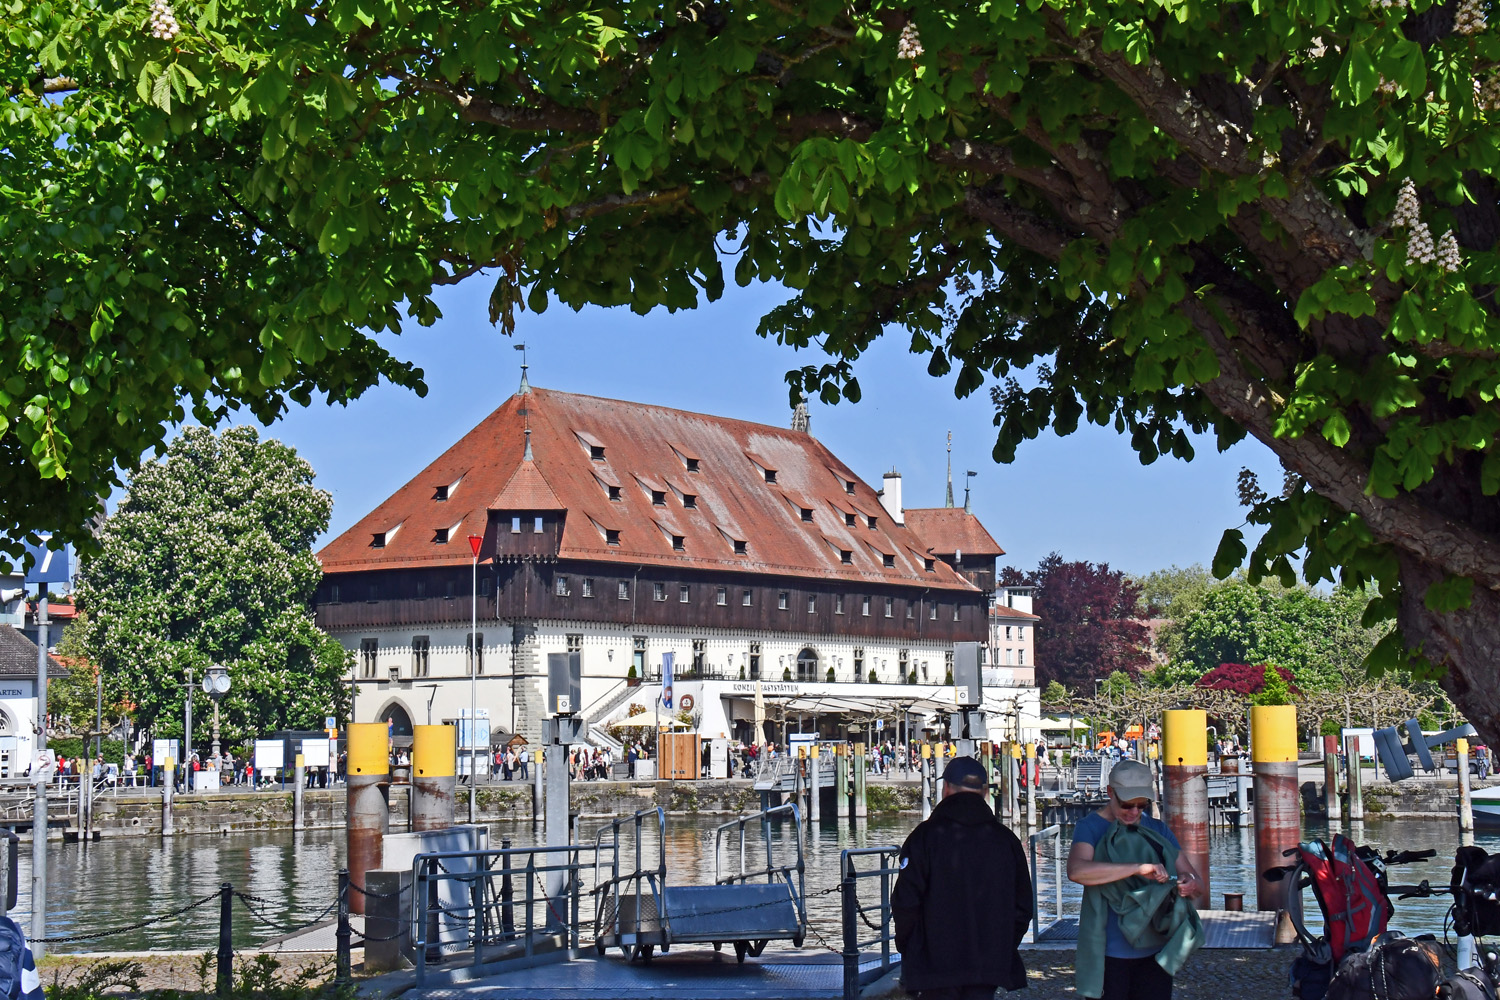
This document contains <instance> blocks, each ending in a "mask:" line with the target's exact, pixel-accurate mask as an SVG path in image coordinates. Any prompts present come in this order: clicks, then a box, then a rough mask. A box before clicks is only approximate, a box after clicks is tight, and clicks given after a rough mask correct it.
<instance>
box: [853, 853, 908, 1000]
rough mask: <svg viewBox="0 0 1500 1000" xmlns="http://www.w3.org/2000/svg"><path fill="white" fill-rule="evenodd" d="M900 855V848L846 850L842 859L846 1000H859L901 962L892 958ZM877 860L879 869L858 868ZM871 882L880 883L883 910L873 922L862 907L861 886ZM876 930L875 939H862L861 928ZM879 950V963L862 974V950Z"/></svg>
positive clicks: (879, 910)
mask: <svg viewBox="0 0 1500 1000" xmlns="http://www.w3.org/2000/svg"><path fill="white" fill-rule="evenodd" d="M900 853H901V848H899V847H894V846H893V847H859V848H851V849H849V850H846V851H844V852H843V853H842V854H840V856H839V886H840V889H841V891H842V894H843V900H842V903H843V917H844V950H843V952H842V954H843V958H844V1000H859V991H860V989H861V987H863V986H866V985H868V984H869V983H872V982H874V981H875V980H876V979H879V978H880V977H881V976H883V975H885V974H886V973H887V972H888V971H890V969H891V968H892V967H893V966H894V965H895V964H896V963H897V962H899V961H900V956H899V955H897V956H896V957H895V958H894V959H893V958H892V955H893V954H894V953H893V951H892V945H894V944H895V941H896V930H895V927H894V925H893V923H892V921H891V879H892V877H894V876H896V875H899V874H900V872H901V868H900V867H899V865H898V864H897V862H896V859H897V857H898V856H899V855H900ZM859 858H874V859H875V864H876V867H874V868H867V869H865V870H863V871H861V870H859V869H858V867H857V864H858V862H857V859H859ZM871 879H879V880H880V907H879V909H878V910H877V911H876V917H877V920H875V921H872V920H871V919H870V914H869V911H868V910H867V909H866V908H865V907H864V906H862V905H861V904H860V901H859V886H860V883H861V882H867V881H868V880H871ZM861 921H863V922H864V924H865V926H866V927H867V928H869V929H870V930H871V931H873V932H874V933H873V936H871V937H868V938H861V937H860V931H859V925H860V922H861ZM876 947H878V948H879V949H880V964H879V965H876V966H872V967H871V968H869V969H866V970H864V971H863V972H861V971H860V951H861V949H863V948H876Z"/></svg>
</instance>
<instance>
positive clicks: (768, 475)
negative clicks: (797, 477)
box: [762, 469, 776, 483]
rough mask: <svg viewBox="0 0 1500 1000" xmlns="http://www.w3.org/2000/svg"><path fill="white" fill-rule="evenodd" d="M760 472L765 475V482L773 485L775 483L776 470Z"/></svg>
mask: <svg viewBox="0 0 1500 1000" xmlns="http://www.w3.org/2000/svg"><path fill="white" fill-rule="evenodd" d="M762 471H763V472H765V474H766V482H768V483H774V482H776V470H775V469H764V470H762Z"/></svg>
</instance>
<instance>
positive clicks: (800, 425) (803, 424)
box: [792, 392, 812, 434]
mask: <svg viewBox="0 0 1500 1000" xmlns="http://www.w3.org/2000/svg"><path fill="white" fill-rule="evenodd" d="M811 427H812V418H811V417H809V416H808V415H807V393H805V392H804V393H803V394H802V398H801V399H799V400H798V401H797V406H796V408H795V409H794V410H792V430H794V431H801V432H802V433H803V434H807V433H809V429H810V428H811Z"/></svg>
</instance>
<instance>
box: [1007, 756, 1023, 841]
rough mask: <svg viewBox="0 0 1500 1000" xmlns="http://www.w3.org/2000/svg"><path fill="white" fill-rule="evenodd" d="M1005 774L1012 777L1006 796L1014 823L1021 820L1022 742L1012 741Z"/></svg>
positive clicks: (1008, 813)
mask: <svg viewBox="0 0 1500 1000" xmlns="http://www.w3.org/2000/svg"><path fill="white" fill-rule="evenodd" d="M1005 776H1006V777H1007V778H1008V779H1010V789H1009V791H1008V792H1007V794H1006V796H1005V809H1006V815H1007V816H1009V817H1010V821H1011V822H1012V823H1020V822H1021V744H1019V743H1015V742H1012V743H1011V744H1010V752H1009V753H1007V754H1006V755H1005Z"/></svg>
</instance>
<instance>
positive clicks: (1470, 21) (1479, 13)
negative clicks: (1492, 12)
mask: <svg viewBox="0 0 1500 1000" xmlns="http://www.w3.org/2000/svg"><path fill="white" fill-rule="evenodd" d="M1487 26H1488V25H1487V23H1486V21H1485V18H1484V7H1483V6H1482V5H1481V3H1480V0H1459V4H1458V11H1457V13H1455V14H1454V16H1453V30H1454V31H1456V32H1458V33H1459V34H1460V35H1477V34H1479V33H1480V32H1481V31H1483V30H1484V29H1485V28H1486V27H1487Z"/></svg>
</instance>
